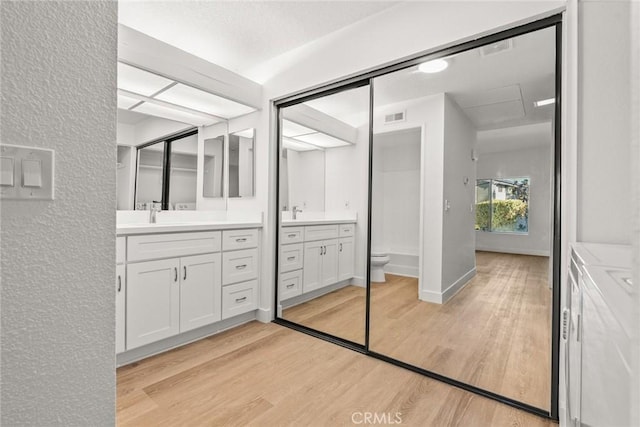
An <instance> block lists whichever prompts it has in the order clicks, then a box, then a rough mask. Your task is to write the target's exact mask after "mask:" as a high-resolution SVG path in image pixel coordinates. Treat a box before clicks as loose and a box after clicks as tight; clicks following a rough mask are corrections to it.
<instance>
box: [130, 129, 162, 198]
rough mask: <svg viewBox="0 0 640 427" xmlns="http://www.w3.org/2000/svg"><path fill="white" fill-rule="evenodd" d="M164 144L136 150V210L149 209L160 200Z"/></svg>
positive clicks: (159, 143)
mask: <svg viewBox="0 0 640 427" xmlns="http://www.w3.org/2000/svg"><path fill="white" fill-rule="evenodd" d="M163 163H164V142H158V143H156V144H153V145H149V146H147V147H144V148H140V149H138V175H137V180H136V204H135V208H136V209H138V210H145V209H151V206H152V204H153V202H160V201H161V200H162V181H163V172H162V170H163Z"/></svg>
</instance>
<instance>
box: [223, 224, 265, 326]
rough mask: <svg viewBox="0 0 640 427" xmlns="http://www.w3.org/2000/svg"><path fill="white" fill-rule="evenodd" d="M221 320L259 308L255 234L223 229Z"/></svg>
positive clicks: (256, 234)
mask: <svg viewBox="0 0 640 427" xmlns="http://www.w3.org/2000/svg"><path fill="white" fill-rule="evenodd" d="M222 240H223V242H224V243H223V249H224V252H223V254H222V285H223V286H222V318H223V319H228V318H230V317H233V316H237V315H239V314H243V313H246V312H248V311H251V310H255V309H256V308H258V281H257V278H258V270H259V266H258V265H259V263H258V261H259V257H258V232H257V230H225V231H224V232H223V233H222Z"/></svg>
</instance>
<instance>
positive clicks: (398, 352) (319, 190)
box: [276, 15, 580, 419]
mask: <svg viewBox="0 0 640 427" xmlns="http://www.w3.org/2000/svg"><path fill="white" fill-rule="evenodd" d="M560 34H561V17H560V16H559V15H556V16H552V17H549V18H545V19H543V20H541V21H537V22H533V23H530V24H526V25H523V26H521V27H517V28H513V29H510V30H505V31H502V32H499V33H496V34H492V35H489V36H486V37H483V38H479V39H476V40H473V41H470V42H465V43H462V44H460V45H457V46H453V47H448V48H446V49H443V50H442V51H438V52H434V53H430V54H425V55H424V56H420V57H418V56H416V57H415V58H413V59H406V60H403V61H399V62H398V63H395V64H390V65H388V66H385V67H383V68H380V69H378V70H373V71H367V72H366V73H364V74H362V75H360V76H355V77H351V78H349V79H347V80H345V81H344V83H342V84H343V85H344V86H343V89H341V86H340V85H341V83H332V84H329V85H327V86H326V87H325V88H323V89H314V90H310V91H309V92H307V93H301V94H298V95H293V96H292V97H290V98H285V99H283V100H278V101H276V106H277V107H278V131H279V146H278V150H279V151H278V154H279V163H278V165H279V169H278V170H279V184H278V191H279V205H278V217H279V230H278V231H279V234H278V239H279V240H278V247H277V249H278V277H277V281H278V287H277V301H276V302H277V304H278V309H279V318H278V319H277V321H278V322H280V323H283V324H286V325H288V326H291V327H294V328H297V329H299V330H302V331H303V332H306V333H309V334H311V335H315V336H318V337H321V338H324V339H327V340H330V341H334V342H336V338H338V339H339V340H337V343H338V344H342V345H345V346H347V347H350V348H352V349H355V350H358V351H362V352H364V353H365V354H368V355H370V356H373V357H376V358H379V359H382V360H384V361H386V362H389V363H393V364H396V365H398V366H402V367H404V368H408V369H411V370H413V371H415V372H419V373H421V374H423V375H427V376H431V377H434V378H436V379H438V380H441V381H444V382H447V383H449V384H452V385H455V386H458V387H461V388H463V389H465V390H467V391H471V392H474V393H477V394H480V395H482V396H485V397H488V398H492V399H495V400H498V401H500V402H503V403H506V404H508V405H511V406H514V407H517V408H519V409H523V410H525V411H529V412H532V413H534V414H537V415H540V416H543V417H550V418H554V419H557V416H558V405H557V402H558V393H559V391H558V387H559V386H558V384H559V380H558V379H559V375H560V374H561V372H562V371H561V369H560V367H559V360H560V359H559V352H560V347H561V345H565V344H563V343H562V342H561V341H560V335H559V330H560V295H561V291H560V278H559V275H560V251H559V247H560V186H559V182H558V178H556V177H559V176H560V158H561V152H560V147H561V143H560V129H559V128H558V121H559V117H560V99H559V94H560V92H561V91H560V83H561V79H560V74H561V73H560V70H561V64H560V58H561V52H560V47H561V43H560V40H559V38H560V36H559V35H560ZM323 91H324V92H323ZM323 93H324V94H326V95H323ZM354 344H355V345H354ZM566 348H569V350H567V351H569V352H570V351H571V350H570V346H568V345H567V346H566ZM569 357H580V356H579V354H576V353H574V355H573V356H571V355H570V356H569ZM570 374H571V373H570ZM573 375H574V376H575V375H576V373H575V372H573Z"/></svg>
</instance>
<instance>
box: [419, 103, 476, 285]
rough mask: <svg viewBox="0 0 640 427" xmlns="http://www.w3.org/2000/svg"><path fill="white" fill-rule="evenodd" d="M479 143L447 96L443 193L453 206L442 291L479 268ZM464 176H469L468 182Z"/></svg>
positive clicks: (445, 226) (447, 217) (445, 230)
mask: <svg viewBox="0 0 640 427" xmlns="http://www.w3.org/2000/svg"><path fill="white" fill-rule="evenodd" d="M475 146H476V130H475V127H474V126H473V124H472V123H471V122H470V121H469V119H468V118H467V116H466V115H465V114H464V113H463V112H462V110H460V108H459V107H458V105H457V104H456V103H455V102H454V101H452V100H451V98H450V97H449V96H448V95H445V97H444V171H443V180H444V182H443V188H444V190H443V193H444V194H443V195H444V199H445V200H448V201H449V205H450V208H449V210H448V211H445V213H444V217H443V220H442V292H444V291H445V290H446V289H447V288H449V286H451V285H453V284H454V283H456V282H458V280H460V279H461V278H463V277H464V276H465V275H466V274H468V273H469V272H470V271H471V270H473V269H474V268H475V267H476V235H475V234H476V232H475V230H474V223H475V211H473V212H472V211H471V210H470V209H469V208H470V206H471V205H472V204H473V203H474V200H475V196H474V193H475V185H474V182H475V178H474V177H475V176H476V164H475V162H474V161H473V160H471V150H472V149H474V148H475ZM464 177H467V178H469V182H468V183H467V184H466V185H465V184H464V182H463V178H464ZM425 184H426V185H428V181H427V182H425ZM425 226H426V227H428V225H425Z"/></svg>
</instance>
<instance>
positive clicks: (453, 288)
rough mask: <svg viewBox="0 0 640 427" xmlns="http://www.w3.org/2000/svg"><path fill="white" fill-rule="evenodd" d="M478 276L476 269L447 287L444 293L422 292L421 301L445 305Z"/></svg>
mask: <svg viewBox="0 0 640 427" xmlns="http://www.w3.org/2000/svg"><path fill="white" fill-rule="evenodd" d="M475 275H476V268H475V267H473V268H472V269H471V270H469V271H468V272H466V273H465V274H464V275H463V276H462V277H460V278H459V279H458V280H456V281H455V282H454V283H453V284H452V285H450V286H449V287H447V289H445V290H444V291H443V292H436V291H427V290H422V289H421V290H420V299H421V300H422V301H427V302H433V303H436V304H444V303H446V302H447V301H449V300H450V299H451V298H452V297H453V296H454V295H455V294H457V293H458V292H460V291H461V290H462V289H463V288H464V287H465V286H466V284H467V283H469V280H471V279H473V277H474V276H475Z"/></svg>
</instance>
